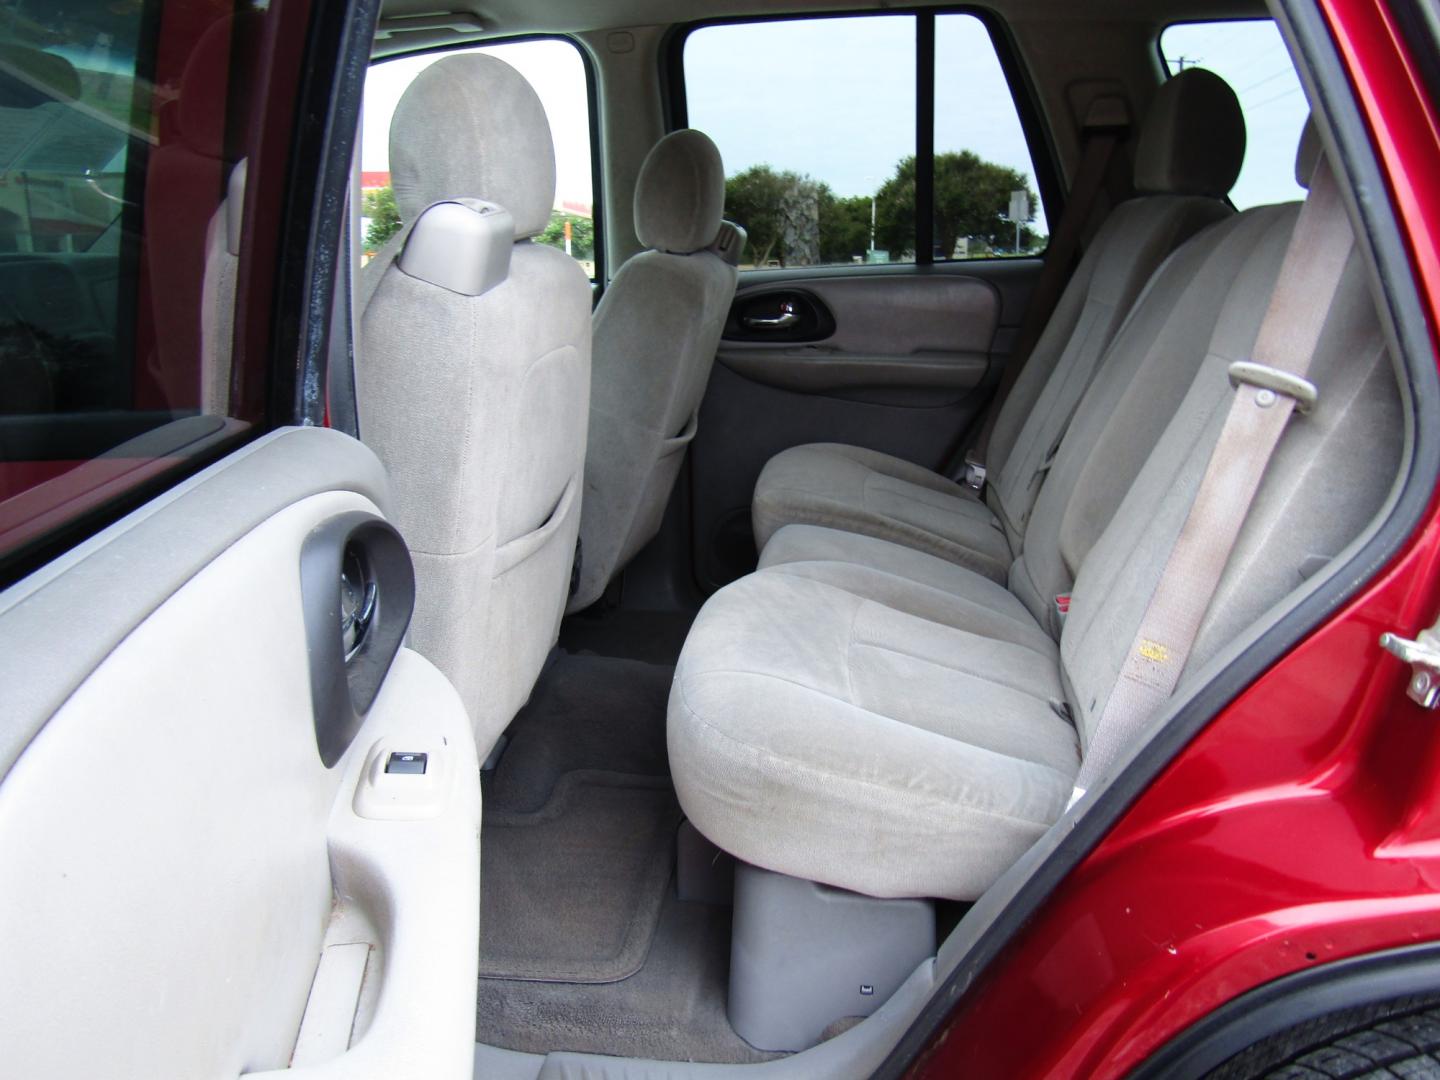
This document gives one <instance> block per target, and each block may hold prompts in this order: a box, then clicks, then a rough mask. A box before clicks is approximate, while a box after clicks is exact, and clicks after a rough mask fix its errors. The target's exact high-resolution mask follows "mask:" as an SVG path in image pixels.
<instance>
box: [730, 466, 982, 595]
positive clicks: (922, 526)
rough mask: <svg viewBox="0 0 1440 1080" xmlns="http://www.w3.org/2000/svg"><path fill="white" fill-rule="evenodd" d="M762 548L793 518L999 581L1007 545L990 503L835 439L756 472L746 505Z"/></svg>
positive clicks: (934, 476) (928, 474)
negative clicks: (908, 549) (751, 501)
mask: <svg viewBox="0 0 1440 1080" xmlns="http://www.w3.org/2000/svg"><path fill="white" fill-rule="evenodd" d="M751 512H752V516H753V521H754V526H755V542H756V544H757V545H758V546H759V547H761V548H762V549H763V548H764V546H765V545H766V543H767V542H768V541H769V540H770V537H771V536H772V535H773V534H774V532H775V530H776V529H778V528H780V527H781V526H782V525H786V524H789V523H790V522H792V521H803V522H807V523H809V524H813V525H828V526H834V527H837V528H843V529H848V530H850V531H852V532H857V533H862V534H864V535H867V536H875V537H879V538H880V539H883V540H893V541H895V542H897V543H900V544H904V545H907V546H909V547H913V548H915V549H917V550H919V551H925V552H929V553H930V554H932V555H937V556H939V557H941V558H944V559H949V560H950V561H952V562H955V563H957V564H959V565H961V566H965V567H968V568H970V569H972V570H975V571H976V572H977V573H981V574H984V575H985V576H986V577H989V578H992V579H993V580H995V581H1004V580H1005V573H1006V570H1007V569H1008V567H1009V565H1010V559H1011V555H1010V546H1009V544H1008V543H1007V542H1006V540H1005V534H1004V532H1003V531H1001V529H1000V526H999V524H998V523H997V521H996V520H995V516H994V515H993V514H992V513H991V512H990V510H989V508H988V507H986V506H985V505H984V504H983V503H981V502H979V501H978V500H977V499H975V498H974V497H973V496H971V495H969V494H967V493H966V492H965V489H964V488H962V487H961V486H960V485H959V484H956V483H954V482H952V481H950V480H947V479H945V478H944V477H943V476H941V475H939V474H938V473H936V472H934V471H932V470H930V469H926V468H922V467H921V466H919V465H914V464H911V463H910V462H907V461H902V460H901V459H899V458H896V457H891V456H890V455H889V454H882V453H879V452H877V451H875V450H866V449H863V448H862V447H858V446H844V445H842V444H839V443H815V444H812V445H808V446H797V447H795V448H794V449H791V450H787V451H785V452H784V453H783V454H778V455H776V456H775V457H774V458H772V459H771V460H770V461H769V462H768V463H767V464H766V466H765V468H764V470H763V471H762V472H761V473H760V479H759V481H758V482H757V483H756V485H755V501H754V504H753V506H752V508H751Z"/></svg>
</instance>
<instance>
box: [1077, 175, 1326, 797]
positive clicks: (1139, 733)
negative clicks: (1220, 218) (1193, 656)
mask: <svg viewBox="0 0 1440 1080" xmlns="http://www.w3.org/2000/svg"><path fill="white" fill-rule="evenodd" d="M1354 243H1355V238H1354V234H1353V233H1352V232H1351V230H1350V221H1349V218H1348V217H1347V216H1346V213H1345V207H1344V204H1343V203H1342V201H1341V198H1340V192H1339V187H1338V185H1337V184H1336V182H1335V177H1334V175H1333V173H1331V171H1330V168H1329V165H1328V164H1327V163H1326V162H1325V161H1324V159H1322V160H1321V161H1320V163H1319V164H1318V165H1317V166H1316V168H1315V173H1314V176H1313V178H1312V180H1311V184H1310V195H1309V197H1308V198H1307V199H1306V200H1305V205H1304V206H1303V207H1302V208H1301V210H1300V216H1299V218H1298V219H1297V221H1296V223H1295V231H1294V233H1293V234H1292V236H1291V238H1290V243H1289V246H1288V247H1287V248H1286V251H1285V260H1284V262H1283V264H1282V265H1281V268H1280V277H1279V280H1278V281H1277V282H1276V285H1275V291H1274V292H1273V293H1272V294H1271V297H1270V306H1269V308H1268V309H1267V310H1266V312H1265V318H1264V320H1263V321H1262V322H1261V324H1260V332H1259V335H1258V336H1257V338H1256V341H1255V349H1254V354H1253V355H1254V360H1253V362H1251V361H1241V362H1238V363H1235V364H1232V365H1230V381H1231V383H1232V384H1233V385H1234V387H1235V395H1234V397H1233V398H1232V400H1231V402H1230V410H1229V412H1228V413H1227V414H1226V417H1225V424H1224V427H1223V428H1222V429H1221V431H1220V438H1219V440H1218V441H1217V442H1216V444H1215V448H1214V450H1213V451H1212V452H1211V455H1210V461H1209V463H1208V465H1207V466H1206V469H1205V474H1204V476H1203V477H1202V479H1201V481H1200V486H1199V489H1198V490H1197V491H1196V494H1195V501H1194V502H1193V503H1192V504H1191V506H1190V513H1189V516H1188V517H1187V518H1186V519H1185V524H1184V526H1183V527H1182V528H1181V530H1180V534H1179V536H1178V538H1177V539H1176V541H1175V546H1174V547H1173V548H1171V550H1170V556H1169V558H1168V560H1167V561H1166V563H1165V569H1164V571H1163V572H1162V573H1161V575H1160V580H1159V582H1158V584H1157V585H1156V587H1155V592H1154V594H1153V595H1152V596H1151V598H1150V603H1149V606H1147V607H1146V609H1145V614H1144V616H1143V617H1142V618H1141V620H1140V629H1139V631H1138V632H1137V633H1136V635H1135V640H1134V642H1133V643H1132V644H1131V646H1130V651H1129V653H1128V654H1127V655H1126V657H1125V662H1124V665H1123V666H1122V667H1121V670H1120V677H1119V680H1118V681H1117V682H1116V684H1115V688H1114V689H1113V690H1112V691H1111V693H1110V699H1109V701H1107V702H1106V704H1105V708H1104V710H1103V711H1102V713H1101V715H1100V720H1099V722H1098V723H1097V725H1096V727H1095V734H1094V737H1093V738H1092V739H1091V741H1090V746H1089V747H1088V748H1087V750H1086V753H1085V758H1084V760H1083V761H1082V763H1081V765H1080V774H1079V776H1078V777H1077V778H1076V795H1075V798H1078V797H1079V795H1081V794H1083V793H1084V791H1085V790H1086V789H1087V788H1089V787H1090V786H1091V785H1092V784H1093V783H1094V782H1095V781H1096V780H1097V779H1098V778H1099V777H1101V776H1103V775H1105V773H1106V772H1107V770H1108V769H1109V768H1110V767H1111V766H1112V765H1113V764H1114V763H1115V762H1116V761H1117V760H1118V759H1119V758H1120V757H1121V756H1122V754H1123V753H1124V752H1125V751H1126V750H1127V749H1129V748H1130V747H1132V746H1134V745H1135V744H1137V743H1139V742H1141V741H1143V738H1144V736H1145V734H1146V729H1147V728H1148V727H1149V725H1150V723H1151V721H1152V720H1153V719H1154V717H1155V715H1156V714H1157V712H1158V711H1159V709H1160V708H1161V706H1162V705H1163V704H1164V703H1165V702H1166V700H1167V699H1169V697H1170V695H1171V693H1172V692H1173V691H1174V689H1175V686H1176V684H1177V683H1178V682H1179V680H1180V674H1181V672H1182V671H1184V669H1185V662H1186V660H1187V659H1188V658H1189V656H1190V650H1191V648H1192V647H1193V646H1194V644H1195V638H1196V636H1197V635H1198V634H1199V632H1200V624H1201V622H1202V621H1203V620H1204V617H1205V613H1206V611H1207V610H1208V609H1209V606H1210V601H1211V599H1212V598H1213V597H1214V595H1215V590H1216V588H1217V587H1218V586H1219V584H1220V576H1221V574H1223V573H1224V571H1225V565H1226V563H1227V562H1228V561H1229V559H1230V553H1231V551H1232V550H1233V549H1234V546H1235V541H1236V538H1237V537H1238V536H1239V534H1240V528H1241V526H1242V525H1243V524H1244V522H1245V517H1246V515H1247V513H1248V512H1249V509H1250V505H1251V503H1252V502H1253V501H1254V498H1255V493H1256V491H1257V490H1258V489H1259V486H1260V480H1261V478H1262V477H1263V475H1264V473H1265V468H1266V466H1267V465H1268V464H1269V461H1270V458H1271V455H1272V454H1273V453H1274V451H1275V447H1276V446H1277V445H1278V444H1279V442H1280V438H1281V436H1282V435H1283V434H1284V432H1285V426H1286V422H1287V421H1288V420H1289V419H1290V415H1291V413H1293V412H1297V411H1298V412H1301V413H1306V412H1309V411H1310V409H1311V408H1313V407H1314V404H1315V401H1316V391H1315V387H1314V386H1313V385H1312V384H1311V383H1310V382H1309V381H1308V380H1307V379H1306V378H1305V376H1306V373H1307V372H1308V371H1309V368H1310V363H1311V360H1312V359H1313V358H1314V355H1315V350H1316V347H1317V346H1318V344H1319V341H1320V333H1321V330H1322V328H1323V327H1324V325H1325V319H1326V316H1327V315H1328V313H1329V311H1330V307H1331V305H1332V303H1333V302H1334V299H1335V295H1336V293H1337V291H1338V290H1339V287H1340V279H1341V277H1342V276H1343V274H1344V272H1345V266H1346V264H1347V263H1348V261H1349V258H1350V252H1351V250H1352V249H1353V247H1354ZM1073 801H1074V799H1073V798H1072V802H1073Z"/></svg>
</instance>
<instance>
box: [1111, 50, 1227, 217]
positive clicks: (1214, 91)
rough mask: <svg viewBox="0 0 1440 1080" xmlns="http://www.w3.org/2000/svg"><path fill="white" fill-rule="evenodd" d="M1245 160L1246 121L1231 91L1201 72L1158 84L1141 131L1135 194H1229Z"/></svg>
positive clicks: (1190, 71) (1195, 70)
mask: <svg viewBox="0 0 1440 1080" xmlns="http://www.w3.org/2000/svg"><path fill="white" fill-rule="evenodd" d="M1244 161H1245V117H1244V114H1243V113H1241V111H1240V101H1239V99H1238V98H1236V96H1235V91H1234V90H1232V89H1230V85H1229V84H1228V83H1227V82H1226V81H1225V80H1224V79H1222V78H1220V76H1218V75H1216V74H1214V73H1213V72H1209V71H1206V70H1205V69H1204V68H1189V69H1187V70H1185V71H1182V72H1181V73H1180V74H1178V75H1176V76H1175V77H1174V78H1172V79H1168V80H1167V81H1166V82H1165V83H1163V84H1162V85H1161V87H1160V89H1159V91H1158V92H1157V93H1156V95H1155V100H1154V101H1152V102H1151V103H1150V111H1149V112H1147V113H1146V114H1145V122H1144V124H1143V125H1141V128H1140V146H1139V148H1138V149H1137V151H1136V154H1135V190H1136V191H1139V192H1141V193H1144V194H1150V195H1209V196H1211V197H1212V198H1216V199H1223V198H1224V197H1225V196H1226V195H1228V194H1229V193H1230V189H1231V187H1233V186H1234V184H1235V179H1236V177H1238V176H1239V175H1240V166H1241V164H1243V163H1244Z"/></svg>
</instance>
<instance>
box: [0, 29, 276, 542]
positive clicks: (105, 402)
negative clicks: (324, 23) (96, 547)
mask: <svg viewBox="0 0 1440 1080" xmlns="http://www.w3.org/2000/svg"><path fill="white" fill-rule="evenodd" d="M263 20H264V14H263V11H262V10H260V9H257V10H248V9H241V10H238V11H237V7H236V5H235V3H234V2H233V0H227V2H216V0H192V2H190V3H187V4H185V5H179V6H176V5H164V4H159V3H154V2H142V0H134V2H127V3H114V2H112V0H67V2H66V3H63V4H35V3H25V4H22V3H18V2H14V0H9V2H4V3H0V560H3V559H5V557H6V556H8V555H12V554H13V553H15V552H16V551H18V550H20V549H22V548H24V547H26V546H27V545H30V544H33V543H36V542H38V541H40V540H43V539H44V538H45V537H46V535H47V534H49V533H52V532H53V531H54V530H56V529H59V528H61V527H63V526H66V525H67V524H68V523H69V522H71V521H73V520H74V519H75V518H76V517H79V516H81V515H84V514H87V513H90V512H92V511H94V510H96V509H98V508H101V507H102V506H104V505H105V504H106V502H107V500H109V499H111V498H113V497H114V496H116V495H117V494H123V493H124V491H126V490H129V489H130V488H132V487H133V486H134V485H135V484H136V483H139V482H141V481H143V480H150V479H153V478H154V477H155V476H157V475H159V474H161V473H163V472H165V471H166V470H167V469H168V468H170V467H171V466H173V465H175V464H177V463H179V462H180V461H182V460H183V459H184V458H185V457H186V456H188V455H189V454H192V453H194V452H198V451H199V450H201V449H206V450H208V449H211V448H213V447H214V446H215V445H216V443H217V441H219V442H224V441H225V440H227V439H229V438H231V437H233V436H234V435H236V434H237V433H240V432H243V431H244V430H246V428H247V427H249V426H250V425H251V424H252V423H253V422H255V421H258V420H260V419H261V414H262V413H263V404H264V399H265V392H264V372H263V370H260V371H256V372H244V371H240V370H238V366H237V365H236V364H234V363H232V359H231V352H232V340H231V338H232V327H233V322H234V319H233V304H234V297H235V280H236V266H237V263H238V230H234V231H232V230H227V228H226V227H225V224H226V220H227V219H226V211H225V208H224V207H223V206H222V202H223V201H224V200H225V197H226V192H227V191H228V190H230V189H231V188H232V187H233V185H232V183H231V181H232V174H235V172H236V167H237V165H238V164H239V162H240V161H241V160H242V159H243V158H244V157H245V156H246V152H247V141H248V139H249V138H250V135H251V131H250V125H249V113H250V110H249V108H248V105H249V101H248V95H249V94H250V93H252V92H253V89H252V88H253V86H254V84H255V78H254V76H255V74H256V58H257V52H258V47H259V41H260V32H261V27H262V25H263ZM239 175H243V173H241V174H239ZM237 201H238V200H237ZM237 212H238V211H237ZM257 363H260V364H262V365H263V357H261V358H259V359H258V360H257ZM247 366H248V365H247ZM232 390H234V393H232ZM201 414H209V415H210V416H211V417H212V418H213V420H212V421H210V422H203V423H197V420H201V419H203V417H202V415H201ZM224 417H230V418H231V419H230V420H229V421H224V420H223V418H224ZM236 420H238V421H240V422H238V423H237V422H235V421H236Z"/></svg>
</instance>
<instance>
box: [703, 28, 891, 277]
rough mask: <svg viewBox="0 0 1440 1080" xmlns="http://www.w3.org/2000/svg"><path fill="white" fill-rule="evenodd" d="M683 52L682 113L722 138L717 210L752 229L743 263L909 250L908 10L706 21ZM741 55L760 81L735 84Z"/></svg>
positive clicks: (801, 262)
mask: <svg viewBox="0 0 1440 1080" xmlns="http://www.w3.org/2000/svg"><path fill="white" fill-rule="evenodd" d="M684 64H685V101H686V107H687V109H688V110H689V117H688V123H689V125H690V126H691V127H694V128H698V129H699V130H701V131H703V132H705V133H706V134H707V135H709V136H710V137H711V138H712V139H714V140H715V145H716V146H718V147H719V148H720V155H721V157H723V158H724V159H725V170H726V174H727V176H726V181H725V214H726V216H727V217H729V218H730V219H731V220H732V221H735V222H737V223H739V224H740V225H743V226H744V227H745V229H746V231H747V232H748V233H749V243H748V247H747V248H746V251H745V252H744V253H743V254H742V256H741V265H742V266H744V267H747V268H748V267H766V266H823V265H827V264H834V263H851V262H913V261H914V260H915V17H914V16H913V15H862V16H856V17H845V18H828V19H789V20H784V21H780V22H757V23H734V24H730V25H720V26H704V27H701V28H699V29H697V30H695V31H693V32H692V33H691V34H690V35H689V36H688V37H687V38H686V39H685V56H684ZM737 64H739V65H743V66H744V67H745V68H748V69H750V70H752V71H763V72H765V73H766V74H765V92H764V93H762V94H738V93H736V92H735V77H736V72H737V66H736V65H737ZM857 72H863V73H864V75H863V77H857ZM856 132H864V133H865V137H864V138H863V139H857V138H856V137H855V134H856Z"/></svg>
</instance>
